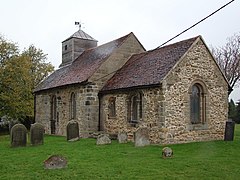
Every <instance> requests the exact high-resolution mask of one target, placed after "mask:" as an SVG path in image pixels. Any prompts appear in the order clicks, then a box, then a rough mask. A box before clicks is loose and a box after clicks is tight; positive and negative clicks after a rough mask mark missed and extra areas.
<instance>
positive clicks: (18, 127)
mask: <svg viewBox="0 0 240 180" xmlns="http://www.w3.org/2000/svg"><path fill="white" fill-rule="evenodd" d="M10 134H11V147H21V146H26V145H27V128H26V127H25V126H24V125H22V124H15V125H14V126H13V127H12V128H11V133H10Z"/></svg>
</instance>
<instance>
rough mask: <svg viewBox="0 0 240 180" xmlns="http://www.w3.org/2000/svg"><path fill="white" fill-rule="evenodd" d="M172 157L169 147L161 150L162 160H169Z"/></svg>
mask: <svg viewBox="0 0 240 180" xmlns="http://www.w3.org/2000/svg"><path fill="white" fill-rule="evenodd" d="M171 157H173V151H172V149H171V148H169V147H164V148H163V149H162V158H171Z"/></svg>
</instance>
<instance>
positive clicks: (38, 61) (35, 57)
mask: <svg viewBox="0 0 240 180" xmlns="http://www.w3.org/2000/svg"><path fill="white" fill-rule="evenodd" d="M22 54H23V55H25V56H29V57H30V58H31V74H32V78H33V82H34V83H33V86H34V88H35V87H36V86H37V85H38V84H39V83H40V82H42V80H43V79H45V78H46V77H47V76H48V75H49V73H50V72H53V70H54V67H53V66H52V65H51V63H47V62H46V60H47V54H44V53H43V51H42V50H41V49H37V48H36V47H35V46H33V45H30V46H29V48H28V49H25V50H24V51H23V53H22Z"/></svg>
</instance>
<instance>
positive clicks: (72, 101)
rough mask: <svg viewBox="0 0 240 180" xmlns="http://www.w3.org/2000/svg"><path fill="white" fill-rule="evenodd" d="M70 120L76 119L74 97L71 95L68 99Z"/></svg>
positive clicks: (73, 94)
mask: <svg viewBox="0 0 240 180" xmlns="http://www.w3.org/2000/svg"><path fill="white" fill-rule="evenodd" d="M70 119H76V95H75V93H71V97H70Z"/></svg>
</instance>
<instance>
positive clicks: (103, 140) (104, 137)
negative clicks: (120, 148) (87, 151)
mask: <svg viewBox="0 0 240 180" xmlns="http://www.w3.org/2000/svg"><path fill="white" fill-rule="evenodd" d="M111 143H112V141H111V139H110V138H109V135H108V134H100V135H99V136H98V137H97V145H104V144H111Z"/></svg>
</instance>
